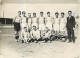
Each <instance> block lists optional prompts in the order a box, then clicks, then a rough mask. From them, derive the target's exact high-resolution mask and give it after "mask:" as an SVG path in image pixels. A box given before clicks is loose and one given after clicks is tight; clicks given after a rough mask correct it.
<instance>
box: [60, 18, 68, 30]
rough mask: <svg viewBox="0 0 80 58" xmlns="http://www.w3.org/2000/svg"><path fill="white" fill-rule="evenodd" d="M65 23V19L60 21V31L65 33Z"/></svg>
mask: <svg viewBox="0 0 80 58" xmlns="http://www.w3.org/2000/svg"><path fill="white" fill-rule="evenodd" d="M66 21H67V20H66V18H65V17H64V18H61V19H60V31H65V27H66Z"/></svg>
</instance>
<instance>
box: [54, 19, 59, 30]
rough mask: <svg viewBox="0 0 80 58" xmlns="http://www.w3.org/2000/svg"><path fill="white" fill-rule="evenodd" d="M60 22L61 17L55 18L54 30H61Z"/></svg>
mask: <svg viewBox="0 0 80 58" xmlns="http://www.w3.org/2000/svg"><path fill="white" fill-rule="evenodd" d="M59 22H60V19H59V18H54V30H55V31H59V28H60V27H59Z"/></svg>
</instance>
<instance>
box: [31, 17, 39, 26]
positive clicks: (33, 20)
mask: <svg viewBox="0 0 80 58" xmlns="http://www.w3.org/2000/svg"><path fill="white" fill-rule="evenodd" d="M32 26H36V27H38V18H34V17H33V18H32Z"/></svg>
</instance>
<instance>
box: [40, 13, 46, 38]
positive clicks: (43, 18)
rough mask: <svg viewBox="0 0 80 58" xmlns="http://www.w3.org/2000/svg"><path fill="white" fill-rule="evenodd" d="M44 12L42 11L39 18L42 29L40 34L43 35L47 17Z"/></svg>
mask: <svg viewBox="0 0 80 58" xmlns="http://www.w3.org/2000/svg"><path fill="white" fill-rule="evenodd" d="M43 14H44V13H43V12H40V17H39V18H38V24H39V31H40V35H41V37H42V34H43V33H44V30H45V26H46V24H45V17H44V16H43Z"/></svg>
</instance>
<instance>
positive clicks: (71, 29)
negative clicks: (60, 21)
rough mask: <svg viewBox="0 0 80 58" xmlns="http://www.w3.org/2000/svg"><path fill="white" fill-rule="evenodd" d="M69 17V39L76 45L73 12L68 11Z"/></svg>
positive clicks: (67, 26) (67, 25)
mask: <svg viewBox="0 0 80 58" xmlns="http://www.w3.org/2000/svg"><path fill="white" fill-rule="evenodd" d="M68 15H69V16H68V17H67V24H66V28H67V33H68V39H69V42H72V41H73V43H75V36H74V28H75V18H74V16H72V11H68Z"/></svg>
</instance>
